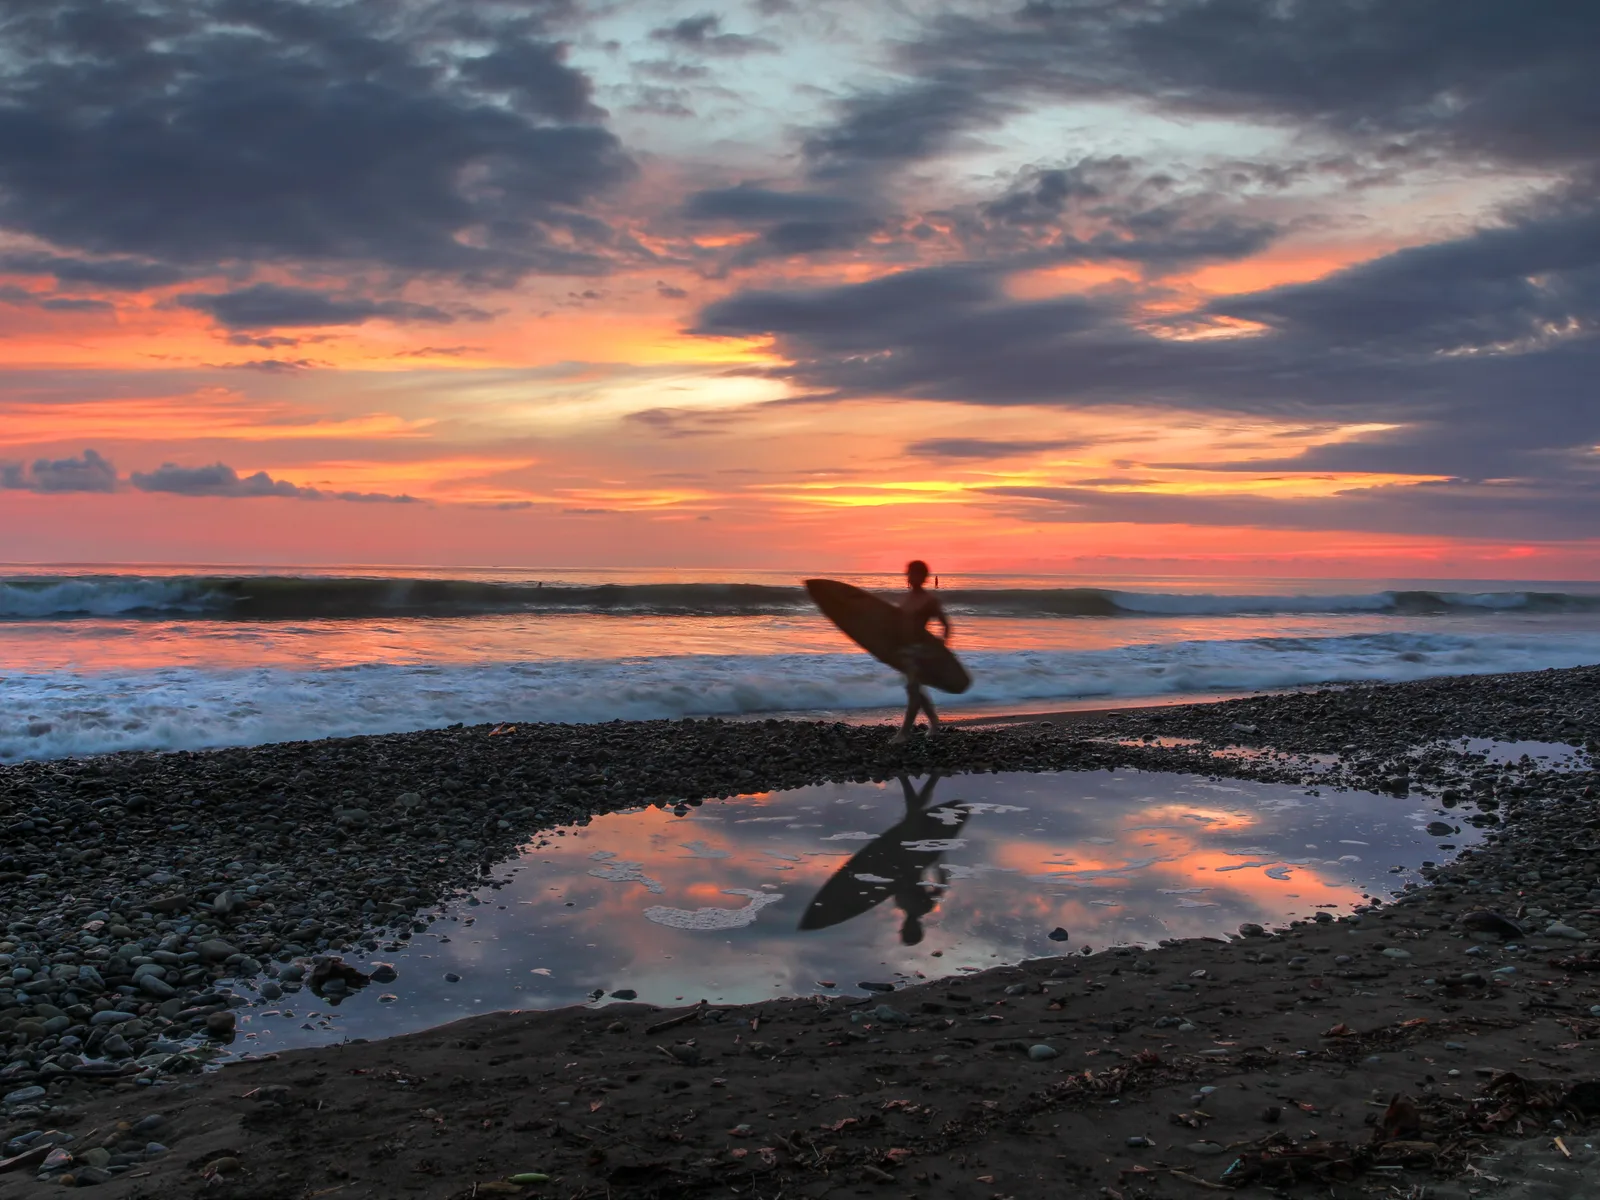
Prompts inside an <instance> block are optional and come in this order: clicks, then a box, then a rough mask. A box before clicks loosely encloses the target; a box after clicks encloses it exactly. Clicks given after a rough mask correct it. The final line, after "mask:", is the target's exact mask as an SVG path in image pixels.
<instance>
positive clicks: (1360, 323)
mask: <svg viewBox="0 0 1600 1200" xmlns="http://www.w3.org/2000/svg"><path fill="white" fill-rule="evenodd" d="M1221 318H1232V319H1235V320H1245V321H1250V322H1254V323H1256V324H1257V325H1259V326H1260V327H1262V328H1261V330H1260V332H1256V333H1248V332H1247V333H1245V334H1244V335H1242V336H1199V337H1197V336H1194V335H1195V334H1213V335H1215V334H1227V333H1230V332H1232V331H1230V330H1228V329H1226V328H1225V327H1221V326H1215V325H1214V324H1213V323H1214V322H1216V321H1218V320H1219V319H1221ZM1169 325H1170V328H1165V329H1164V328H1162V327H1161V325H1160V324H1157V325H1155V326H1151V324H1150V323H1149V322H1148V320H1146V319H1145V318H1143V317H1140V316H1139V315H1138V314H1136V313H1133V312H1130V311H1128V310H1126V309H1125V308H1123V307H1122V302H1121V301H1118V300H1111V299H1094V298H1086V297H1081V296H1067V297H1058V298H1050V299H1045V300H1037V301H1028V300H1017V299H1014V298H1012V297H1011V296H1010V295H1008V294H1007V292H1006V290H1005V288H1004V275H1003V273H1001V272H999V271H996V270H992V269H984V268H980V267H977V266H956V267H939V268H929V269H924V270H917V271H907V272H901V273H899V274H896V275H891V276H888V277H885V278H880V279H876V280H872V281H870V282H868V283H862V284H850V285H846V286H843V287H835V288H817V289H807V290H800V289H795V290H787V291H774V290H757V289H752V290H747V291H744V292H739V293H736V294H734V295H733V296H730V297H728V298H726V299H724V300H721V301H718V302H716V303H714V304H711V305H709V306H707V307H706V308H705V309H704V310H703V311H702V313H701V315H700V320H699V324H698V327H697V328H698V331H699V332H702V333H707V334H719V335H737V336H742V337H750V336H759V335H762V334H766V335H770V336H771V337H773V338H774V340H775V343H776V347H777V348H778V349H779V350H780V351H781V352H782V353H783V354H784V355H786V356H787V357H788V358H789V359H790V360H791V363H792V365H791V366H790V367H789V368H787V369H784V370H782V371H781V373H782V374H784V375H786V376H787V377H788V378H790V379H792V380H793V381H794V382H796V383H798V384H800V385H801V386H803V387H806V388H808V389H812V390H814V391H816V392H817V393H820V394H822V395H824V396H827V395H833V396H840V397H867V396H902V397H908V398H919V399H942V400H954V401H961V402H965V403H971V404H1050V405H1064V406H1068V407H1071V406H1083V405H1096V404H1100V405H1103V404H1145V405H1156V406H1160V407H1174V408H1187V409H1192V410H1199V411H1209V412H1235V413H1238V412H1245V413H1254V414H1262V415H1269V416H1276V417H1284V418H1291V419H1296V420H1303V419H1307V418H1311V419H1320V420H1332V421H1367V422H1373V423H1383V424H1386V425H1390V426H1395V427H1397V428H1395V429H1392V430H1391V431H1389V432H1388V433H1385V434H1377V435H1373V436H1371V437H1367V438H1363V439H1360V440H1357V441H1352V442H1347V443H1341V444H1338V445H1332V446H1328V447H1325V448H1321V449H1319V450H1314V451H1312V452H1309V453H1308V454H1306V455H1305V456H1304V457H1303V458H1300V459H1290V460H1273V461H1271V462H1265V463H1260V464H1255V465H1257V466H1260V467H1261V468H1263V469H1279V468H1286V469H1300V470H1329V469H1343V470H1379V471H1384V470H1389V471H1401V470H1404V471H1410V472H1415V473H1418V474H1438V475H1462V476H1467V477H1473V478H1492V477H1494V476H1497V475H1522V474H1540V475H1545V476H1549V475H1550V474H1551V472H1552V471H1557V470H1564V469H1566V468H1568V467H1570V468H1571V469H1573V470H1587V469H1588V467H1589V465H1591V464H1592V461H1593V455H1592V453H1591V451H1592V447H1593V446H1594V445H1595V444H1596V443H1597V442H1600V402H1597V401H1600V395H1597V386H1600V385H1597V383H1596V380H1600V206H1595V207H1584V206H1583V205H1582V202H1581V200H1579V199H1576V198H1575V199H1573V200H1572V201H1571V202H1570V203H1565V204H1560V205H1556V206H1554V207H1546V208H1541V209H1539V210H1536V211H1531V212H1527V213H1524V214H1521V215H1520V216H1519V217H1518V218H1517V219H1516V220H1514V221H1512V222H1509V223H1508V224H1506V225H1504V226H1502V227H1499V228H1494V229H1487V230H1484V231H1481V232H1479V233H1476V234H1472V235H1469V236H1466V237H1463V238H1458V239H1455V240H1452V241H1446V242H1439V243H1435V244H1433V245H1430V246H1424V247H1418V248H1415V249H1408V250H1403V251H1399V252H1397V253H1395V254H1391V255H1387V256H1384V257H1381V258H1379V259H1377V260H1374V261H1372V262H1370V263H1366V264H1363V265H1360V266H1356V267H1352V268H1349V269H1347V270H1344V271H1339V272H1335V273H1333V274H1331V275H1328V276H1326V277H1324V278H1322V279H1319V280H1317V281H1315V282H1313V283H1306V284H1298V285H1294V286H1289V287H1281V288H1274V289H1270V290H1267V291H1262V292H1256V293H1251V294H1246V295H1242V296H1233V297H1228V298H1227V299H1224V300H1219V301H1216V302H1214V303H1213V304H1211V305H1210V306H1209V307H1208V308H1206V309H1204V310H1202V311H1201V312H1200V313H1198V314H1190V315H1183V316H1179V317H1176V318H1173V319H1171V321H1170V322H1169ZM1563 464H1565V465H1563Z"/></svg>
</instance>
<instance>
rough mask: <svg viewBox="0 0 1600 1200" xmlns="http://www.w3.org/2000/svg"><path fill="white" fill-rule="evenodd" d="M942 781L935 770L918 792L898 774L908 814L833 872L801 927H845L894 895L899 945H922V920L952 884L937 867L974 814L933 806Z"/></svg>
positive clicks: (812, 902)
mask: <svg viewBox="0 0 1600 1200" xmlns="http://www.w3.org/2000/svg"><path fill="white" fill-rule="evenodd" d="M938 781H939V776H938V774H937V772H936V773H934V774H932V775H930V776H928V781H927V782H926V783H925V784H923V785H922V790H921V791H918V790H917V789H916V788H915V787H913V786H912V784H911V780H910V779H908V778H906V776H904V775H902V776H900V787H901V788H902V789H903V790H904V792H905V801H906V815H905V816H904V817H902V818H901V820H900V822H899V823H898V824H896V825H895V826H894V827H893V828H891V829H888V830H885V831H884V832H883V833H881V834H879V835H878V836H877V837H876V838H874V839H873V840H872V841H871V842H870V843H869V844H868V845H866V846H863V847H862V848H861V849H860V850H858V851H857V852H856V853H855V854H854V855H853V856H851V858H850V861H849V862H847V863H845V865H844V866H842V867H840V868H839V869H838V870H837V871H835V872H834V873H833V877H832V878H831V879H829V880H828V882H827V883H826V884H825V885H823V888H822V890H821V891H820V892H818V893H817V894H816V896H815V898H813V899H812V901H811V904H810V905H809V906H808V907H807V908H806V911H805V915H804V916H802V917H801V918H800V928H801V929H826V928H827V927H828V926H830V925H838V924H841V923H842V922H844V921H848V920H850V919H851V918H852V917H856V916H859V915H861V914H862V913H864V912H866V911H868V910H869V909H871V908H874V907H876V906H877V905H879V904H881V903H882V902H883V901H884V900H885V899H888V898H890V897H893V899H894V903H895V907H896V908H898V909H899V910H900V911H901V912H902V913H903V914H905V915H904V918H903V919H902V921H901V923H900V940H901V942H903V943H904V944H905V945H907V946H915V945H916V944H917V943H918V942H920V941H922V918H923V917H925V916H927V915H928V914H929V913H931V912H932V911H933V910H934V908H935V907H936V906H937V905H938V902H939V892H940V890H941V889H942V888H943V887H944V886H945V885H946V884H947V883H948V882H949V878H948V875H947V873H946V872H945V870H944V869H943V868H942V867H939V866H938V863H939V860H940V859H942V858H943V857H944V855H945V851H944V849H942V848H941V847H942V846H943V845H944V844H945V843H947V842H948V840H949V839H951V838H953V837H955V836H956V835H957V834H958V833H959V832H960V830H961V827H962V826H963V825H965V824H966V822H967V818H968V817H969V816H970V815H971V814H970V813H969V812H968V811H967V810H966V809H964V808H936V807H934V803H933V788H934V784H936V783H937V782H938ZM908 842H909V843H911V844H912V845H913V846H916V845H918V844H919V843H923V844H925V843H932V844H933V846H934V848H932V849H912V848H908V847H907V845H906V843H908ZM930 868H934V869H935V876H936V877H935V879H934V880H933V881H924V876H925V875H926V873H927V872H928V870H929V869H930ZM863 876H866V878H863Z"/></svg>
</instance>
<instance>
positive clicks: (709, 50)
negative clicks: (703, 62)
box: [650, 13, 778, 55]
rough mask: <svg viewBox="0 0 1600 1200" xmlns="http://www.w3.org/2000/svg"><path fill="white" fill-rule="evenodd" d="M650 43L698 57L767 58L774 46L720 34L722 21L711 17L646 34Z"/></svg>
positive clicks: (745, 36)
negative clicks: (700, 54)
mask: <svg viewBox="0 0 1600 1200" xmlns="http://www.w3.org/2000/svg"><path fill="white" fill-rule="evenodd" d="M650 36H651V38H652V39H654V40H655V41H658V42H668V43H670V44H671V45H674V46H681V47H683V48H685V49H689V50H695V51H698V52H700V53H702V54H730V55H732V54H771V53H774V52H776V50H777V49H778V47H777V46H775V45H773V44H772V43H771V42H769V41H767V40H766V39H765V38H758V37H751V36H749V35H748V34H742V33H724V32H723V31H722V18H721V17H718V16H714V15H712V14H711V13H703V14H701V15H700V16H697V17H684V18H683V19H682V20H681V21H674V22H673V23H672V24H671V25H665V26H662V27H661V28H660V29H653V30H651V31H650Z"/></svg>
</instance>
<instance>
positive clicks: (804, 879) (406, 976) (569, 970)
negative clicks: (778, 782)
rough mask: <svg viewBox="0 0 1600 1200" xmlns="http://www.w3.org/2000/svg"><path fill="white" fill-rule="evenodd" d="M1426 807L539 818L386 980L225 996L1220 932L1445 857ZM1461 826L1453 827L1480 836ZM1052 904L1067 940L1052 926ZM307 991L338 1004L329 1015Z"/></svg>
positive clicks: (1118, 778)
mask: <svg viewBox="0 0 1600 1200" xmlns="http://www.w3.org/2000/svg"><path fill="white" fill-rule="evenodd" d="M930 783H931V786H930ZM1441 813H1442V810H1437V809H1431V808H1430V807H1429V806H1428V805H1426V804H1425V803H1423V802H1421V801H1419V800H1417V799H1415V798H1413V799H1410V800H1401V799H1395V798H1393V797H1390V796H1379V795H1374V794H1371V793H1366V792H1339V793H1333V794H1329V795H1323V796H1311V795H1307V794H1306V793H1305V791H1304V790H1303V789H1301V788H1298V787H1291V786H1286V785H1280V784H1262V783H1253V782H1247V781H1239V780H1226V781H1218V780H1208V779H1205V778H1203V777H1200V776H1196V775H1175V774H1150V773H1141V772H1136V771H1118V772H1115V773H1112V772H1108V771H1101V772H1088V771H1077V772H1060V773H1040V774H1030V773H1021V772H1017V773H1008V774H998V775H965V776H954V777H951V778H947V779H938V780H932V781H930V780H929V779H921V780H914V781H906V782H905V783H904V784H902V783H901V782H900V781H896V780H891V781H889V782H887V783H879V784H860V783H847V784H823V785H819V786H816V787H809V788H799V789H796V790H793V791H787V792H775V793H770V794H766V795H757V796H747V797H742V798H740V799H737V800H729V801H722V802H708V803H707V804H705V805H704V806H703V807H699V808H693V809H690V810H689V812H688V815H687V816H685V817H682V818H679V817H674V816H673V815H672V814H671V813H670V812H665V811H661V810H658V809H644V810H639V811H634V812H627V813H615V814H611V815H609V816H602V817H596V818H595V819H594V820H593V821H592V822H591V823H590V824H589V825H587V826H583V827H573V828H569V829H566V830H562V831H557V832H553V833H549V834H546V835H542V836H541V837H540V838H539V840H538V841H537V842H536V843H535V844H534V845H532V846H530V847H529V848H528V849H527V850H526V852H525V853H524V855H523V856H522V858H521V859H520V860H517V861H514V862H511V863H508V864H506V865H505V866H504V867H502V868H501V869H500V870H498V871H497V872H496V877H497V878H500V879H505V880H508V881H509V882H507V883H506V884H505V885H504V886H503V887H501V888H499V889H498V890H496V889H493V888H490V887H484V888H482V889H481V890H480V891H479V892H478V893H477V894H476V895H474V896H473V897H471V898H470V899H469V900H468V901H466V902H464V903H461V904H457V905H455V906H453V907H452V908H451V909H450V910H449V912H448V914H447V915H445V916H443V917H441V918H440V919H439V920H438V921H437V922H436V923H435V924H434V925H433V927H432V929H431V930H430V931H429V932H428V933H425V934H417V935H416V936H415V937H414V938H413V940H412V942H411V943H410V945H409V946H408V947H406V948H405V949H401V950H396V951H393V952H389V953H384V952H379V953H378V954H376V955H374V956H373V957H374V958H375V959H377V960H379V961H392V962H393V963H394V964H395V965H396V967H397V968H398V969H399V972H400V978H399V980H398V981H396V982H394V983H390V984H385V985H380V984H373V985H371V986H369V987H367V988H365V989H364V990H362V991H360V992H358V993H357V994H355V995H354V996H352V997H350V998H349V999H347V1000H345V1002H344V1003H343V1004H342V1005H340V1006H339V1007H338V1008H337V1009H333V1008H330V1006H329V1005H328V1004H327V1002H326V1001H321V1000H318V999H317V998H316V997H314V996H313V995H311V993H310V992H309V991H302V992H299V993H292V994H290V995H286V996H284V997H283V998H282V999H281V1000H278V1001H275V1002H272V1003H270V1004H266V1003H264V1004H262V1005H260V1006H259V1007H258V1008H256V1009H253V1010H252V1009H244V1010H240V1015H241V1016H243V1017H246V1023H245V1025H244V1027H243V1030H244V1031H245V1032H246V1033H248V1034H252V1035H255V1036H254V1037H252V1038H250V1039H249V1040H248V1041H247V1040H246V1039H241V1040H240V1043H238V1044H237V1045H236V1046H235V1050H236V1051H240V1050H247V1049H248V1050H266V1049H271V1048H281V1047H286V1046H291V1045H303V1044H313V1043H319V1042H325V1041H328V1040H329V1039H330V1037H337V1036H339V1035H341V1034H342V1035H343V1036H349V1037H380V1036H388V1035H391V1034H396V1033H403V1032H407V1031H409V1030H414V1029H420V1028H426V1027H428V1026H432V1025H437V1024H440V1023H443V1022H446V1021H450V1020H454V1019H456V1018H459V1017H462V1016H467V1015H471V1014H473V1013H481V1012H490V1011H494V1010H497V1009H508V1008H523V1009H527V1008H554V1007H560V1006H563V1005H569V1004H575V1003H581V1002H584V1001H587V1000H588V999H589V998H590V996H591V994H592V993H593V992H594V990H595V989H604V990H605V991H606V992H612V991H616V990H619V989H631V990H632V991H634V992H635V993H637V996H638V998H639V999H640V1000H642V1001H647V1002H651V1003H656V1004H664V1005H674V1004H682V1003H693V1002H694V1001H697V1000H699V999H701V998H702V997H704V998H706V999H708V1000H711V1001H713V1002H716V1001H722V1002H726V1003H740V1002H746V1001H753V1000H760V999H762V998H764V997H768V996H784V995H795V994H801V995H805V994H811V993H814V992H818V991H826V990H830V989H829V988H826V987H824V986H823V985H824V984H829V985H837V988H838V989H839V990H853V989H854V988H855V986H856V984H857V983H858V982H861V981H874V982H877V981H882V982H895V981H897V980H900V979H903V978H906V977H911V978H920V977H923V976H936V975H946V974H956V973H958V972H962V971H969V970H977V969H981V968H984V967H989V966H994V965H996V964H998V963H1005V962H1015V961H1017V960H1020V959H1025V958H1035V957H1041V956H1045V955H1051V954H1060V953H1071V952H1076V951H1079V950H1081V949H1082V948H1083V947H1084V946H1085V945H1089V946H1094V947H1096V948H1099V947H1104V946H1106V945H1109V944H1115V943H1146V944H1148V943H1153V942H1155V941H1158V940H1160V939H1162V938H1169V937H1193V936H1198V935H1205V934H1212V935H1216V934H1221V933H1224V932H1227V931H1231V930H1233V929H1235V928H1236V927H1237V926H1238V925H1239V923H1240V922H1242V921H1259V922H1263V923H1268V922H1273V921H1280V920H1283V919H1285V918H1287V917H1290V916H1302V917H1303V916H1308V915H1310V914H1311V913H1312V912H1314V911H1315V910H1316V909H1317V908H1319V907H1340V908H1343V907H1347V906H1349V905H1350V904H1352V903H1355V902H1357V901H1359V899H1360V898H1361V896H1362V894H1363V893H1364V892H1372V893H1373V894H1380V893H1381V894H1386V893H1387V892H1389V891H1390V890H1391V889H1394V888H1398V887H1400V886H1401V885H1402V884H1403V883H1404V882H1407V881H1409V880H1412V879H1414V878H1415V876H1414V875H1413V872H1414V870H1415V869H1416V868H1417V867H1418V866H1420V865H1421V864H1422V863H1423V861H1425V860H1429V859H1435V860H1438V859H1443V858H1445V857H1448V852H1444V853H1441V852H1439V851H1438V850H1437V849H1436V847H1437V845H1438V840H1439V839H1435V838H1432V837H1429V836H1428V835H1427V834H1426V833H1425V832H1424V826H1425V825H1426V824H1427V823H1428V822H1429V821H1430V820H1436V819H1438V818H1439V816H1440V815H1441ZM1446 819H1447V820H1449V822H1450V823H1451V824H1452V825H1455V824H1456V823H1457V822H1456V818H1454V817H1453V816H1450V817H1447V818H1446ZM1460 829H1461V832H1460V833H1459V834H1453V835H1450V836H1448V837H1446V838H1444V840H1445V841H1446V842H1449V843H1453V844H1466V843H1469V842H1472V841H1474V840H1476V831H1475V830H1474V829H1473V827H1472V826H1470V825H1467V826H1461V827H1460ZM1395 867H1400V868H1403V870H1401V871H1399V872H1395V871H1393V870H1392V868H1395ZM846 868H847V869H846ZM824 889H825V890H824ZM819 893H820V894H819ZM802 926H805V927H804V928H802ZM1057 926H1061V927H1064V928H1066V929H1067V930H1069V931H1070V933H1071V940H1070V941H1069V942H1067V943H1065V944H1063V943H1059V942H1055V941H1051V940H1050V939H1049V938H1048V936H1047V935H1048V934H1049V933H1050V931H1051V930H1053V929H1055V928H1056V927H1057ZM919 933H920V941H919V940H918V934H919ZM907 940H909V941H911V942H912V943H914V944H909V945H908V944H906V941H907ZM446 973H454V974H457V975H459V976H460V977H461V978H460V980H459V981H458V982H449V981H447V980H446V978H445V976H446ZM385 992H388V993H391V994H392V995H393V996H394V997H395V999H393V1000H390V1001H388V1002H380V1001H379V996H380V994H382V993H385ZM269 1010H270V1012H269ZM290 1013H292V1014H294V1015H292V1016H291V1015H289V1014H290ZM314 1013H316V1014H329V1013H336V1016H334V1018H333V1020H332V1030H331V1031H330V1030H329V1029H328V1028H327V1027H326V1025H327V1022H326V1020H325V1019H322V1020H317V1019H315V1018H312V1014H314ZM313 1021H314V1022H315V1023H316V1024H317V1025H318V1027H317V1028H314V1029H305V1028H302V1026H303V1024H309V1023H313Z"/></svg>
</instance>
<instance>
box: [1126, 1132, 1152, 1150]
mask: <svg viewBox="0 0 1600 1200" xmlns="http://www.w3.org/2000/svg"><path fill="white" fill-rule="evenodd" d="M1128 1145H1129V1146H1131V1147H1133V1148H1134V1149H1135V1150H1139V1149H1143V1148H1144V1147H1146V1146H1154V1145H1155V1143H1154V1142H1152V1141H1151V1140H1150V1139H1149V1138H1147V1137H1139V1136H1137V1135H1135V1136H1134V1137H1131V1138H1129V1139H1128Z"/></svg>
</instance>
